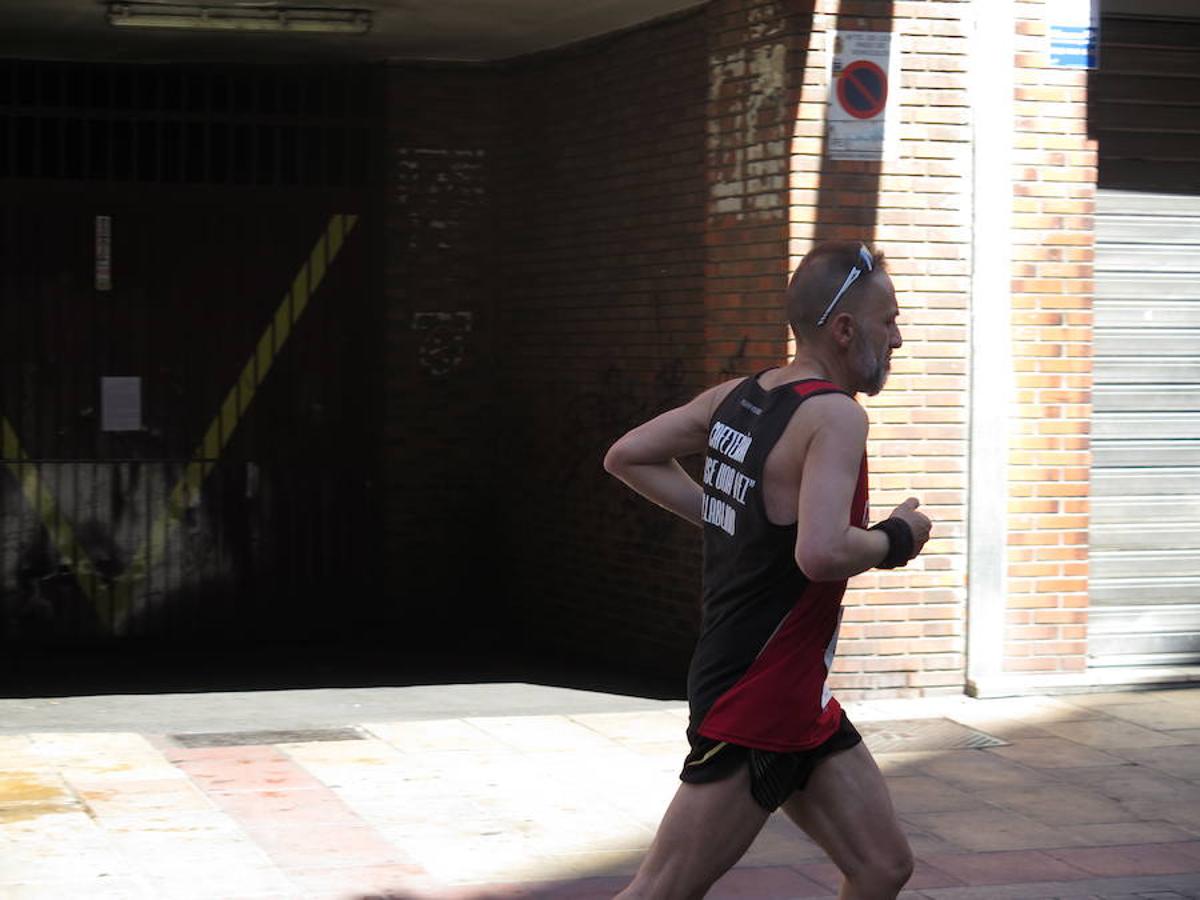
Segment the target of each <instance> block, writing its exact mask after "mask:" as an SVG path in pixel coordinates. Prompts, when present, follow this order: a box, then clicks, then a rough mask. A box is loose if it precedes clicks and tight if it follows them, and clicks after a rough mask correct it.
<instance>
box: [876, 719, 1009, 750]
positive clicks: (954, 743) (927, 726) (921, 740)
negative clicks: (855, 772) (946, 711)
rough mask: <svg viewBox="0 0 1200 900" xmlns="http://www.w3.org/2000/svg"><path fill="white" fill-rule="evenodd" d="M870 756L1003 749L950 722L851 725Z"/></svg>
mask: <svg viewBox="0 0 1200 900" xmlns="http://www.w3.org/2000/svg"><path fill="white" fill-rule="evenodd" d="M855 727H856V728H857V729H858V730H859V732H860V733H861V734H862V736H863V740H864V741H866V743H867V746H868V747H870V748H871V752H872V753H904V752H909V751H914V750H978V749H981V748H983V747H1003V746H1005V745H1006V744H1008V741H1002V740H1000V739H999V738H997V737H992V735H990V734H984V733H983V732H982V731H976V730H975V729H973V728H968V727H967V726H966V725H960V724H959V723H958V722H952V721H951V720H950V719H895V720H892V721H887V722H865V723H862V724H860V723H857V722H856V723H855Z"/></svg>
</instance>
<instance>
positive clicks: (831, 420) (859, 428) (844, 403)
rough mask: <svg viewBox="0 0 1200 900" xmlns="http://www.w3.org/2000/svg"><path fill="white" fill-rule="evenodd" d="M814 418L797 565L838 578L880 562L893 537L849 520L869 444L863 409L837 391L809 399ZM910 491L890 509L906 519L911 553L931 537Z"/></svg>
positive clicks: (819, 576)
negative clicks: (911, 548)
mask: <svg viewBox="0 0 1200 900" xmlns="http://www.w3.org/2000/svg"><path fill="white" fill-rule="evenodd" d="M809 403H811V404H812V407H811V410H812V411H813V412H814V413H816V414H817V416H818V420H817V424H816V429H815V431H814V433H813V437H812V440H811V442H810V444H809V447H808V452H807V454H806V455H805V458H804V472H803V474H802V475H801V480H800V501H799V503H800V505H799V510H798V512H797V522H796V565H798V566H799V567H800V570H801V571H802V572H804V574H805V575H806V576H808V578H809V579H811V580H812V581H841V580H842V579H845V578H850V577H852V576H854V575H857V574H859V573H860V572H865V571H867V570H868V569H871V568H874V567H875V566H878V565H879V564H880V563H882V562H884V561H885V560H886V558H887V556H888V552H889V550H890V548H891V542H890V540H889V538H888V536H887V534H885V533H884V532H883V531H879V530H876V529H870V530H868V529H864V528H858V527H856V526H854V525H851V524H850V523H849V521H848V519H849V516H848V512H849V510H850V507H851V505H852V504H853V502H854V492H855V489H856V488H857V486H858V472H859V467H860V466H861V465H862V459H863V453H864V452H865V450H866V445H867V413H866V411H865V410H864V409H863V408H862V407H861V406H859V405H858V404H857V403H855V402H854V401H853V400H851V399H850V398H849V397H846V396H844V395H841V394H829V395H826V396H823V397H814V398H813V399H812V400H810V401H809ZM919 505H920V504H919V502H918V501H917V499H916V498H915V497H910V498H908V499H907V500H905V501H904V502H903V503H902V504H900V505H899V506H897V507H896V509H895V510H893V512H892V516H893V517H895V518H899V519H903V520H904V521H905V522H907V523H908V526H909V528H910V529H911V531H912V534H913V555H916V554H917V553H920V552H921V548H922V547H923V546H924V545H925V542H926V541H927V540H928V539H929V529H930V522H929V519H928V518H927V517H926V516H925V515H924V513H920V512H918V511H917V507H918V506H919Z"/></svg>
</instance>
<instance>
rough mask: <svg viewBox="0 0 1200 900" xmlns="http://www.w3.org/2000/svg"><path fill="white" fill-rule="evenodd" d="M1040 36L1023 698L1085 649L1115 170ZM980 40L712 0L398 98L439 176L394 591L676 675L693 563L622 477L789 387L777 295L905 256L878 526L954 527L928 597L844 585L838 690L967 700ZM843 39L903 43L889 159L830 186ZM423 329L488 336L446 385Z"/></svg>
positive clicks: (928, 14)
mask: <svg viewBox="0 0 1200 900" xmlns="http://www.w3.org/2000/svg"><path fill="white" fill-rule="evenodd" d="M1019 9H1020V17H1021V22H1020V27H1019V32H1020V34H1019V36H1018V43H1019V47H1020V51H1019V54H1018V60H1017V63H1018V70H1017V80H1018V85H1019V86H1018V92H1017V96H1016V102H1017V116H1018V121H1017V123H1016V126H1017V138H1016V140H1017V146H1016V153H1017V167H1016V171H1015V172H1014V220H1013V221H1014V225H1015V227H1016V234H1017V235H1018V237H1017V245H1016V246H1015V248H1014V260H1015V261H1014V273H1013V274H1014V281H1013V291H1014V298H1013V305H1014V318H1013V331H1012V336H1011V339H1012V341H1013V352H1014V357H1015V362H1016V369H1017V372H1016V387H1017V390H1018V396H1017V398H1016V400H1017V407H1016V409H1017V418H1016V419H1015V420H1014V423H1013V433H1012V442H1011V445H1012V457H1011V469H1010V478H1011V485H1012V488H1011V494H1012V498H1011V499H1012V504H1011V507H1010V516H1009V520H1008V530H1009V534H1010V538H1009V540H1010V570H1009V577H1010V587H1011V596H1010V604H1009V605H1010V611H1009V620H1008V633H1007V634H1006V635H1005V636H1004V641H1005V649H1006V669H1007V670H1009V671H1029V670H1035V671H1049V670H1069V669H1077V668H1080V667H1082V665H1083V664H1084V659H1085V649H1086V646H1085V643H1084V641H1085V636H1086V609H1085V607H1086V589H1087V568H1086V556H1087V547H1086V540H1087V474H1088V464H1089V459H1088V449H1087V431H1088V420H1089V417H1090V394H1089V390H1090V361H1089V359H1088V355H1087V354H1088V347H1089V346H1090V338H1091V335H1090V325H1091V317H1090V316H1091V313H1090V306H1091V280H1090V279H1091V259H1092V256H1091V254H1092V235H1091V212H1092V205H1091V204H1092V195H1093V191H1094V183H1095V155H1094V147H1093V146H1092V145H1091V143H1089V142H1088V140H1087V138H1086V134H1085V122H1086V120H1085V103H1084V96H1083V90H1084V80H1083V77H1082V76H1081V75H1079V74H1078V73H1070V72H1063V71H1059V70H1052V69H1049V68H1047V67H1046V66H1045V58H1044V55H1042V54H1043V53H1044V49H1045V46H1044V39H1045V38H1044V31H1043V30H1042V29H1043V28H1044V25H1043V22H1042V16H1043V14H1044V10H1043V4H1042V3H1041V2H1022V3H1020V4H1019ZM970 15H971V5H970V4H967V3H950V2H938V3H928V2H894V3H893V2H889V0H856V2H841V3H836V2H834V0H819V2H816V3H815V9H814V5H813V4H811V3H803V2H795V3H782V2H772V0H713V2H711V3H709V4H708V5H707V6H706V7H704V8H703V9H702V10H699V11H697V12H695V13H692V14H689V15H685V16H682V17H677V18H674V19H671V20H668V21H664V22H660V23H654V24H652V25H649V26H643V27H641V28H636V29H633V30H631V31H629V32H625V33H622V34H618V35H612V36H608V37H604V38H598V39H596V40H593V41H589V42H585V43H582V44H579V45H576V46H573V47H569V48H565V49H562V50H557V51H551V52H547V53H545V54H541V55H538V56H535V57H528V58H524V59H521V60H516V61H513V62H510V63H507V64H503V65H496V66H490V67H481V68H477V69H473V68H470V67H460V68H458V69H451V70H436V69H419V68H412V67H408V68H405V69H404V70H403V72H400V71H397V73H395V75H394V78H393V116H394V123H393V142H394V143H395V144H396V146H397V147H399V146H404V147H409V148H414V147H416V148H420V147H424V148H426V149H429V148H440V149H441V150H442V151H446V152H444V153H441V155H436V154H435V155H429V154H426V155H425V156H424V157H422V158H421V160H422V161H420V162H419V164H418V165H417V167H416V168H415V169H414V168H412V165H411V164H412V163H413V162H414V160H415V159H416V157H415V156H414V155H413V154H412V153H409V155H407V156H406V155H405V154H400V153H397V154H396V155H395V156H394V158H393V161H394V165H395V166H396V168H395V177H394V180H393V195H392V196H391V197H390V199H389V203H390V207H389V208H390V210H391V213H392V216H391V218H392V230H391V232H390V233H389V246H390V247H391V248H392V250H393V253H392V254H391V259H390V265H391V269H390V278H389V281H390V282H391V281H394V282H395V284H393V285H392V287H391V290H390V293H389V298H390V300H391V310H392V326H391V328H392V330H391V333H390V335H391V338H390V339H391V341H392V344H393V346H394V348H395V352H396V354H397V359H396V365H395V367H394V369H390V370H389V372H390V375H391V381H390V382H389V384H390V386H391V396H392V398H393V402H392V406H391V408H390V409H389V427H390V431H389V433H390V434H391V435H392V440H391V443H390V446H389V451H388V452H389V454H390V456H389V460H390V465H392V466H393V468H394V471H395V476H394V479H393V481H392V482H391V485H390V493H389V498H390V501H389V502H390V503H391V508H392V515H391V517H390V522H391V536H392V541H393V546H396V547H397V548H399V551H398V553H397V554H396V556H397V563H396V565H395V567H394V568H395V570H396V573H397V577H403V576H404V574H405V572H406V571H408V570H412V569H413V567H416V569H417V570H420V571H423V570H424V569H426V568H428V567H429V564H430V563H429V561H430V560H433V561H434V567H435V569H436V568H437V567H442V568H445V569H446V570H447V573H446V577H447V578H448V579H449V582H450V583H452V584H455V585H457V586H459V588H461V589H462V590H463V591H466V592H467V593H468V594H469V596H470V598H471V599H468V601H466V602H467V605H468V606H470V605H471V604H474V606H475V607H476V608H479V609H484V608H486V609H488V610H489V611H490V612H491V613H492V614H493V621H494V622H495V623H497V624H499V623H510V624H512V625H514V627H516V628H518V629H519V630H520V632H521V634H522V636H523V637H524V638H525V640H526V642H527V646H529V647H551V648H556V649H558V650H561V651H564V652H567V653H575V654H585V655H591V656H598V657H602V658H604V659H607V660H609V661H610V662H611V663H612V664H613V665H614V666H616V667H622V666H625V665H637V666H642V665H651V666H655V667H657V668H659V669H661V670H664V671H671V672H681V671H682V666H683V665H684V663H685V661H686V659H687V656H688V654H689V653H690V650H691V646H692V641H693V639H694V636H695V627H696V624H697V619H698V595H699V535H698V533H697V532H695V530H694V529H692V528H690V527H689V526H687V525H685V524H683V523H681V522H678V521H676V520H674V519H672V518H671V517H670V516H668V515H667V514H665V513H663V512H661V511H660V510H657V509H655V508H654V507H652V506H651V505H650V504H648V503H646V502H645V501H642V500H640V499H639V498H637V497H635V496H633V495H632V494H631V493H629V492H628V491H626V490H625V489H624V488H622V487H621V486H620V485H618V484H617V483H616V482H615V481H613V480H611V479H610V478H609V477H608V476H606V475H605V474H604V473H603V470H602V467H601V459H602V456H603V453H604V450H605V449H606V448H607V446H608V445H609V444H610V443H611V442H612V441H613V440H614V439H615V438H616V437H618V436H619V435H620V434H621V433H623V432H624V431H625V430H626V429H627V428H628V427H630V426H632V425H634V424H636V423H638V422H640V421H642V420H644V419H646V418H648V417H649V416H651V415H653V414H654V413H656V412H658V411H660V410H662V409H665V408H667V407H668V406H671V405H674V404H677V403H680V402H682V401H684V400H686V399H688V398H689V397H691V396H692V395H693V394H694V393H695V392H697V391H698V390H700V389H701V388H703V387H704V386H706V385H708V384H711V383H712V382H713V381H715V380H717V379H719V378H723V377H732V376H735V375H741V374H748V373H750V372H752V371H754V370H755V369H756V368H760V367H764V366H767V365H771V364H777V363H779V362H782V361H783V360H784V358H785V356H786V353H787V350H788V335H787V331H786V328H785V326H784V323H783V303H782V299H783V297H782V293H783V288H784V286H785V284H786V279H787V275H788V273H789V272H790V270H791V269H792V268H793V267H794V266H795V265H796V264H797V263H798V261H799V259H800V257H801V256H802V255H803V254H804V253H805V252H807V250H808V248H809V247H811V245H812V243H813V242H814V241H816V240H819V239H823V238H827V237H835V236H855V237H858V236H861V237H863V238H864V239H866V240H869V241H873V242H874V243H876V244H877V245H878V246H880V247H882V248H883V249H884V250H885V251H886V252H887V255H888V259H889V269H890V272H891V274H892V277H893V280H894V281H895V283H896V287H897V289H898V293H899V295H900V302H901V308H902V311H903V315H902V326H903V330H904V336H905V346H904V348H903V349H902V350H901V351H899V352H898V353H897V355H896V357H895V360H894V369H893V375H892V379H891V381H890V382H889V385H888V388H887V390H885V391H884V392H883V393H882V394H881V395H880V396H878V397H876V398H871V399H869V400H866V399H864V403H865V405H866V407H867V409H868V412H869V414H870V417H871V422H872V430H871V439H870V444H869V447H868V452H869V455H870V465H871V469H872V473H873V478H872V507H873V511H874V517H875V518H880V517H882V516H884V515H886V513H887V511H888V510H890V509H891V507H892V506H894V505H895V504H896V503H899V502H900V501H901V500H903V499H904V498H905V497H906V496H908V495H910V494H914V495H917V496H919V497H920V498H921V499H922V502H923V504H924V506H925V508H926V509H927V511H929V513H930V514H931V516H932V517H933V519H934V520H935V523H936V527H935V532H934V538H933V540H931V542H930V543H929V544H928V545H927V547H926V550H925V553H924V554H923V556H922V557H921V558H920V559H919V560H918V561H916V562H915V563H913V564H912V565H910V566H909V567H908V568H907V569H904V570H900V571H895V572H882V571H873V572H869V573H865V574H864V575H862V576H860V577H859V578H857V579H855V580H854V581H853V582H852V584H851V589H850V591H849V592H848V594H847V600H846V605H847V608H846V617H845V623H844V626H843V631H842V640H841V643H840V646H839V653H838V661H837V664H836V666H835V675H834V679H833V680H834V687H835V689H837V690H838V692H839V694H840V695H841V696H843V697H847V698H853V697H855V696H859V695H861V694H865V693H870V694H874V695H878V694H879V693H881V692H882V693H885V694H889V695H897V694H899V695H911V694H919V693H925V692H929V691H957V690H960V689H961V688H962V686H963V684H964V681H965V672H964V669H965V659H964V653H965V648H964V640H965V638H964V629H965V600H966V590H967V574H966V545H965V519H966V501H967V498H966V485H967V462H968V456H967V432H966V423H967V412H968V386H969V385H968V382H969V368H968V366H969V334H968V312H969V303H970V273H971V259H970V254H971V246H972V244H971V241H972V235H971V218H972V214H973V213H972V208H971V203H972V189H973V184H972V178H973V167H972V166H973V163H972V155H971V137H972V134H971V127H970V112H971V110H970V98H969V96H968V85H967V66H968V56H967V54H968V49H969V48H968V39H969V31H970V27H971V26H970V22H969V21H968V20H967V19H968V17H969V16H970ZM835 27H838V28H841V29H842V30H889V31H891V32H892V33H893V35H894V44H893V46H894V48H895V51H898V52H901V53H902V57H901V59H902V77H901V83H900V85H899V86H898V90H899V114H898V115H899V118H898V124H899V127H900V138H901V140H900V151H899V156H898V158H896V159H892V160H886V161H883V162H879V163H863V162H842V161H833V160H828V159H826V158H825V156H824V143H823V134H824V125H825V103H826V99H827V96H828V91H829V83H828V82H829V76H828V70H827V65H828V57H827V47H826V39H827V36H828V34H829V32H830V31H831V30H832V29H834V28H835ZM892 89H893V90H896V89H897V86H896V85H893V86H892ZM412 97H417V98H419V99H411V98H412ZM472 154H476V155H472ZM458 164H461V167H460V168H458V169H456V168H455V166H456V165H458ZM456 172H457V173H458V174H455V173H456ZM460 181H461V183H459V182H460ZM447 208H449V209H450V210H451V211H452V212H453V216H451V217H450V218H449V219H447V217H446V216H445V215H444V214H445V213H446V210H447ZM451 221H452V222H453V223H455V224H454V227H453V228H452V229H450V233H448V232H447V222H451ZM419 310H425V311H444V312H458V311H466V312H471V313H472V315H473V319H472V330H471V332H470V333H469V334H468V335H467V337H466V339H465V341H464V342H463V346H464V347H465V352H464V356H463V358H462V361H461V362H460V363H459V364H458V365H457V366H456V367H455V368H453V370H452V371H451V372H449V373H443V374H440V375H432V374H430V373H429V372H428V371H427V370H424V369H422V368H421V366H420V362H419V345H420V344H421V337H420V333H419V332H414V331H413V329H412V316H413V314H414V313H415V312H417V311H419ZM414 392H415V393H417V394H418V396H409V395H410V394H412V393H414ZM413 422H417V423H419V424H420V426H421V432H420V437H419V440H417V439H415V438H414V436H413V433H412V431H411V429H410V428H409V426H410V425H411V424H412V423H413ZM414 441H416V442H415V443H414ZM418 458H419V459H423V460H426V466H427V468H426V469H424V470H422V469H420V468H413V465H414V461H415V460H417V459H418ZM418 475H419V477H418ZM414 478H416V479H417V480H416V481H414V480H413V479H414ZM439 497H442V498H446V499H445V502H444V503H443V504H442V505H440V506H437V507H436V508H437V510H438V513H437V515H436V516H434V517H433V518H432V519H431V518H429V517H428V516H427V514H426V513H425V511H424V510H426V509H427V508H428V507H427V505H423V504H425V501H429V502H433V501H435V500H436V499H437V498H439ZM414 499H415V500H418V501H420V502H416V503H414ZM446 547H454V548H457V555H455V554H454V553H448V552H447V551H446V550H445V548H446ZM414 548H415V549H414ZM435 548H442V549H440V550H437V552H435ZM439 553H440V555H438V554H439ZM464 553H465V554H466V555H465V556H464V555H463V554H464ZM417 583H419V584H426V583H428V584H430V585H435V584H436V579H425V580H422V579H421V578H418V579H417ZM441 596H447V591H446V590H444V589H443V590H442V592H441ZM425 602H427V603H433V604H436V603H437V602H438V598H437V597H432V598H430V599H429V600H427V601H425Z"/></svg>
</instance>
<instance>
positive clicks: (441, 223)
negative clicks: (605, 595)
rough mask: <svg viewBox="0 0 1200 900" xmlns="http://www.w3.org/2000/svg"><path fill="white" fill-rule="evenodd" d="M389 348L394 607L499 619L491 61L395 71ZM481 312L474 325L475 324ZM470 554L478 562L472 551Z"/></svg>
mask: <svg viewBox="0 0 1200 900" xmlns="http://www.w3.org/2000/svg"><path fill="white" fill-rule="evenodd" d="M387 88H388V89H387V101H388V149H387V156H386V177H387V191H388V193H387V197H386V199H385V205H386V206H385V210H386V234H385V238H384V253H383V256H384V260H385V263H384V265H385V272H384V278H385V296H386V304H387V334H386V343H387V362H386V366H385V368H384V372H385V382H386V383H385V385H384V394H385V398H386V400H385V408H384V417H385V422H384V428H383V430H384V434H385V446H384V466H383V472H384V484H383V485H382V486H381V499H382V501H383V503H384V508H385V514H384V528H385V530H386V547H387V558H386V560H385V568H386V570H387V576H388V577H387V580H386V582H385V584H384V585H383V586H382V590H381V594H382V596H381V599H380V602H379V604H378V607H379V609H380V613H381V616H382V617H384V618H390V619H395V620H397V621H399V622H400V623H402V630H400V631H398V632H397V633H396V637H397V638H398V639H401V640H411V641H412V642H414V643H417V644H421V643H424V642H427V641H428V640H429V639H430V638H429V635H431V634H432V635H437V634H441V635H457V634H462V633H463V631H462V629H461V628H458V627H453V628H450V627H447V626H449V625H454V626H460V625H461V624H462V623H463V622H473V623H476V627H477V630H478V632H479V633H486V627H487V625H486V623H487V622H490V621H499V613H500V610H499V608H498V607H497V606H496V604H495V603H490V602H485V599H483V598H487V599H490V598H491V596H492V595H494V593H495V592H496V590H497V576H498V573H499V572H501V571H502V570H501V567H500V563H499V560H498V559H496V557H495V554H494V548H495V542H494V533H495V528H494V525H493V524H492V514H493V510H494V506H495V504H494V499H493V497H492V494H493V492H494V476H495V472H494V470H493V469H492V467H490V466H488V465H486V464H484V463H482V462H481V448H482V447H485V446H487V444H488V443H489V442H490V440H491V436H492V434H493V433H494V415H493V410H494V404H495V400H496V393H495V388H494V385H495V380H496V379H495V360H494V345H495V331H496V324H495V304H496V297H497V285H496V279H495V275H494V243H495V216H496V207H495V188H494V182H493V180H492V176H491V166H492V158H493V156H494V154H495V147H496V145H497V142H498V129H499V126H500V124H501V120H500V117H499V114H498V109H497V89H498V85H497V83H496V74H495V71H494V70H493V69H492V68H491V67H482V66H481V67H474V66H436V65H428V66H422V65H403V66H394V67H392V68H390V69H389V71H388V86H387ZM461 314H467V316H469V326H470V328H469V331H464V330H463V329H464V328H465V327H466V325H467V316H464V315H461ZM466 561H469V564H464V563H465V562H466Z"/></svg>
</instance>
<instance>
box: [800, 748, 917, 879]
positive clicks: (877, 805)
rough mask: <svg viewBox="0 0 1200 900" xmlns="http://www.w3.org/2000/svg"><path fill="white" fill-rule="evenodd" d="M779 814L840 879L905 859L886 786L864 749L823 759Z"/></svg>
mask: <svg viewBox="0 0 1200 900" xmlns="http://www.w3.org/2000/svg"><path fill="white" fill-rule="evenodd" d="M782 808H783V811H784V812H785V813H786V814H787V815H788V817H789V818H790V819H791V820H792V821H793V822H795V823H796V824H797V825H799V826H800V827H801V828H802V829H804V831H805V832H806V833H807V834H808V835H809V837H811V838H812V839H813V840H814V841H816V842H817V844H819V845H820V846H821V848H822V849H824V850H825V852H826V853H828V854H829V857H830V858H831V859H832V860H833V862H834V863H835V864H836V865H837V866H838V868H839V869H841V870H842V872H843V873H845V874H846V875H853V874H855V873H857V872H861V871H864V870H868V869H870V868H872V864H873V863H877V861H878V860H880V859H883V860H897V859H906V858H908V856H909V853H910V851H909V847H908V839H907V838H906V837H905V836H904V831H903V830H902V829H901V827H900V822H899V821H898V820H897V818H896V811H895V808H894V807H893V806H892V798H891V794H890V793H889V792H888V788H887V782H886V781H884V778H883V773H882V772H880V771H879V767H878V766H877V765H876V764H875V760H874V758H873V757H872V756H871V752H870V751H869V750H868V749H867V746H866V744H862V743H860V744H856V745H855V746H854V747H852V748H850V749H849V750H844V751H842V752H840V753H835V754H833V755H832V756H829V757H826V758H825V759H823V760H822V761H821V762H820V763H818V764H817V767H816V768H815V769H814V770H813V773H812V775H811V776H810V778H809V780H808V784H807V785H806V786H805V788H804V790H802V791H796V792H795V793H794V794H792V796H791V797H789V798H788V800H787V801H786V802H785V803H784V804H783V807H782Z"/></svg>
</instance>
